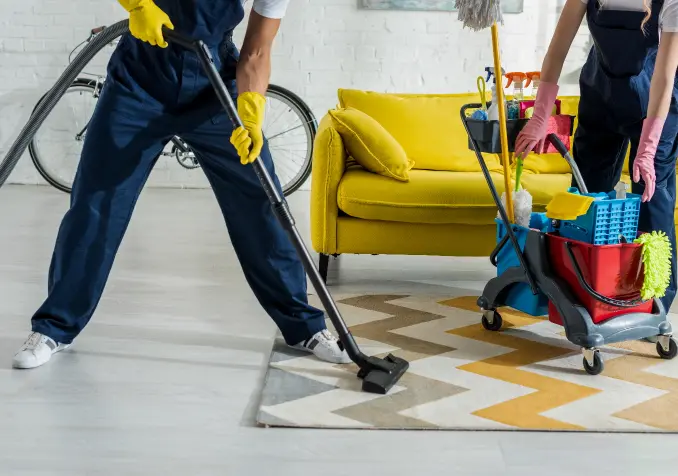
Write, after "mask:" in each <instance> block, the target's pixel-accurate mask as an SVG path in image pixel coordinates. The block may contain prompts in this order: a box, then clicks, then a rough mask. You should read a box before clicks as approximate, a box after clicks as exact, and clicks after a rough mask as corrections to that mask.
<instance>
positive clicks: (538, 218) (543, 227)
mask: <svg viewBox="0 0 678 476" xmlns="http://www.w3.org/2000/svg"><path fill="white" fill-rule="evenodd" d="M495 222H496V223H497V243H498V242H499V241H500V240H501V239H502V238H503V237H504V235H505V234H506V227H505V226H504V222H502V221H501V220H500V219H496V220H495ZM511 228H512V229H513V233H514V234H515V235H516V239H517V240H518V244H519V245H520V249H521V251H522V250H524V249H525V242H526V240H527V233H528V231H529V230H528V229H527V228H525V227H522V226H519V225H512V226H511ZM530 228H535V229H537V230H539V231H541V232H543V233H547V232H549V231H552V229H551V220H549V219H548V218H547V217H546V214H545V213H533V214H532V216H531V217H530ZM516 266H520V261H518V256H517V255H516V252H515V250H514V249H513V245H512V244H511V242H510V241H508V242H507V243H506V244H505V245H504V246H503V247H502V248H501V250H499V253H498V254H497V276H500V275H501V274H502V273H503V272H504V271H506V270H507V269H508V268H513V267H516ZM504 302H505V304H506V305H507V306H510V307H512V308H514V309H517V310H519V311H522V312H524V313H525V314H529V315H531V316H543V315H545V314H548V304H549V301H548V298H547V297H546V296H545V295H544V294H541V293H539V294H537V295H534V294H532V290H531V289H530V286H529V285H528V284H525V283H518V284H514V285H513V286H511V288H510V289H509V292H508V294H507V295H506V298H505V300H504Z"/></svg>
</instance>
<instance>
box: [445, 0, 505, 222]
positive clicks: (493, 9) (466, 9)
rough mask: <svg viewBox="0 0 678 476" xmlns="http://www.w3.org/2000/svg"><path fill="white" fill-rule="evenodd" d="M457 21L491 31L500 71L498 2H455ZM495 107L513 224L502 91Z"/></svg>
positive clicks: (493, 48)
mask: <svg viewBox="0 0 678 476" xmlns="http://www.w3.org/2000/svg"><path fill="white" fill-rule="evenodd" d="M457 9H458V10H459V20H461V21H462V22H463V24H464V27H465V28H466V27H468V28H470V29H472V30H474V31H480V30H484V29H485V28H488V27H489V28H491V29H492V53H493V55H494V70H495V71H501V57H500V54H499V27H498V26H497V24H498V23H500V24H503V23H504V17H503V16H502V13H501V2H500V0H457ZM497 102H498V104H497V106H499V134H500V138H501V159H502V165H503V167H504V188H505V190H506V192H505V198H504V201H505V208H506V213H507V214H508V218H509V221H510V222H511V223H515V213H514V211H515V210H514V208H513V193H512V189H511V169H510V161H511V160H510V156H509V148H508V133H507V130H506V102H505V98H504V89H503V88H497Z"/></svg>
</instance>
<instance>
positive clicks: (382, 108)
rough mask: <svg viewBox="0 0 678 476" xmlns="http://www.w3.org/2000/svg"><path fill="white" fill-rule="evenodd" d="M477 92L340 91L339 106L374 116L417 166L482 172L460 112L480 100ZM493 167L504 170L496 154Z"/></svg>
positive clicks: (489, 159)
mask: <svg viewBox="0 0 678 476" xmlns="http://www.w3.org/2000/svg"><path fill="white" fill-rule="evenodd" d="M477 101H478V95H477V94H475V95H474V94H450V95H416V94H412V95H410V94H399V95H394V94H382V93H375V92H368V91H358V90H352V89H340V90H339V105H340V106H341V107H343V108H346V107H352V108H355V109H358V110H360V111H362V112H364V113H365V114H367V115H369V116H371V117H372V118H374V119H375V120H376V121H377V122H378V123H379V124H381V125H382V126H384V128H385V129H386V130H387V131H388V132H390V133H391V135H392V136H393V137H394V138H395V140H397V141H398V143H399V144H400V145H402V146H403V149H405V152H406V153H407V156H408V157H409V158H410V159H412V160H414V168H415V169H427V170H449V171H455V172H477V171H480V166H479V165H478V160H477V159H476V156H475V154H474V153H473V152H471V151H470V150H469V149H468V138H467V135H466V131H465V130H464V125H463V124H462V122H461V118H460V116H459V111H460V109H461V107H462V106H463V105H464V104H467V103H471V102H477ZM485 161H486V162H487V166H488V168H489V169H490V170H493V171H499V170H501V164H500V163H499V159H498V158H497V156H496V155H490V154H486V155H485Z"/></svg>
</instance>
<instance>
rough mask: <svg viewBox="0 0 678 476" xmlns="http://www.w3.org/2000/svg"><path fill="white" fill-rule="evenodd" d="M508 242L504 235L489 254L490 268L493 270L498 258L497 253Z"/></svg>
mask: <svg viewBox="0 0 678 476" xmlns="http://www.w3.org/2000/svg"><path fill="white" fill-rule="evenodd" d="M508 240H509V235H508V233H506V234H505V235H504V236H502V237H501V240H499V243H497V246H496V247H495V248H494V250H492V253H491V254H490V263H492V266H494V267H495V268H496V267H497V258H498V257H499V252H500V251H501V249H502V248H503V247H504V245H506V243H508Z"/></svg>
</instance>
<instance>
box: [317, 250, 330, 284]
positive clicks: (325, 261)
mask: <svg viewBox="0 0 678 476" xmlns="http://www.w3.org/2000/svg"><path fill="white" fill-rule="evenodd" d="M329 267H330V255H325V254H322V253H321V254H320V260H319V265H318V271H320V277H321V278H322V279H323V282H324V283H325V284H327V270H328V268H329Z"/></svg>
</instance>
